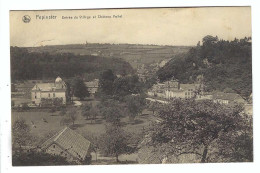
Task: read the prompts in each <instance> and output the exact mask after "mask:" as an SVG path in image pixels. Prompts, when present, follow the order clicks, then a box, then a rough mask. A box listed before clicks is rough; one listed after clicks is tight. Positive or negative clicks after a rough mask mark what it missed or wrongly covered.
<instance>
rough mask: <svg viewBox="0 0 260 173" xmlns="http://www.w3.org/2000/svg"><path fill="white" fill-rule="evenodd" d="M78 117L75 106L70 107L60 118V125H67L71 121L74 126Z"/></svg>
mask: <svg viewBox="0 0 260 173" xmlns="http://www.w3.org/2000/svg"><path fill="white" fill-rule="evenodd" d="M77 118H78V114H77V110H76V109H75V108H72V109H70V110H69V111H67V113H66V115H65V116H64V117H63V118H62V119H61V121H60V125H69V124H70V123H72V125H73V126H74V123H75V121H76V120H77Z"/></svg>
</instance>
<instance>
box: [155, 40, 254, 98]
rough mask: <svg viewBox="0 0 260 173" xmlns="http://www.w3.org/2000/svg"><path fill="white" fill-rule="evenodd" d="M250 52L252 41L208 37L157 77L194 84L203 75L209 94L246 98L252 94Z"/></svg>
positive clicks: (163, 69)
mask: <svg viewBox="0 0 260 173" xmlns="http://www.w3.org/2000/svg"><path fill="white" fill-rule="evenodd" d="M251 49H252V46H251V38H244V39H240V40H238V39H235V40H233V41H225V40H219V39H218V37H212V36H206V37H204V38H203V41H202V45H200V43H198V45H197V46H196V47H194V48H191V49H190V50H189V52H188V53H187V54H186V55H184V56H183V57H179V58H177V59H172V60H171V61H169V62H168V63H167V64H166V65H165V66H164V67H163V68H161V69H159V71H158V72H157V75H158V77H159V79H160V80H161V81H165V80H168V79H170V78H172V77H174V78H176V79H178V80H179V81H180V82H181V83H192V82H194V81H195V80H196V77H197V76H198V75H203V76H204V82H205V84H206V86H207V88H206V89H207V90H208V91H212V90H220V91H224V92H236V93H238V94H240V95H241V96H243V97H246V98H247V97H248V96H249V95H250V94H251V93H252V51H251Z"/></svg>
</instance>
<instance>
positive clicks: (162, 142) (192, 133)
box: [151, 99, 250, 162]
mask: <svg viewBox="0 0 260 173" xmlns="http://www.w3.org/2000/svg"><path fill="white" fill-rule="evenodd" d="M245 116H246V115H244V113H243V108H242V107H241V106H239V105H235V106H232V107H231V106H225V105H221V104H218V103H214V102H212V101H200V102H194V100H192V99H190V100H179V99H176V100H173V101H172V102H171V103H169V104H167V105H164V106H163V107H162V108H161V109H160V110H159V113H158V117H159V118H160V119H161V121H160V122H159V123H157V124H155V125H154V126H153V127H152V129H151V132H152V133H151V139H152V140H151V141H152V142H151V145H154V146H158V148H162V152H163V153H165V154H166V155H175V156H176V157H178V156H180V155H182V154H195V155H197V156H198V157H200V160H201V162H218V161H219V160H218V159H219V158H221V157H224V155H223V154H222V152H220V151H221V150H222V151H224V150H223V149H225V148H227V145H221V144H223V143H225V144H227V143H228V141H227V140H226V139H232V141H233V142H232V143H233V144H235V143H236V142H234V141H235V140H234V139H237V138H240V136H241V133H242V132H243V131H244V130H246V129H248V128H250V126H249V123H248V122H247V121H246V119H245ZM242 140H244V139H242ZM230 144H231V143H230ZM229 148H231V147H229ZM226 159H228V160H229V161H230V158H226ZM237 161H238V160H237Z"/></svg>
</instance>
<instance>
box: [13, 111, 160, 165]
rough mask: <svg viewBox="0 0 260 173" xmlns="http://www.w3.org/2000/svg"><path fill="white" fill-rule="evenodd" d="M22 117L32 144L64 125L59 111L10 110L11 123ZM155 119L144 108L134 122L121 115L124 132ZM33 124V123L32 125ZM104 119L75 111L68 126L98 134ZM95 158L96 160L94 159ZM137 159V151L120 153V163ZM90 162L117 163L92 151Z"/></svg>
mask: <svg viewBox="0 0 260 173" xmlns="http://www.w3.org/2000/svg"><path fill="white" fill-rule="evenodd" d="M20 118H23V119H25V121H26V123H27V124H28V125H29V126H30V129H31V134H32V136H33V137H34V138H35V141H34V145H36V146H37V145H40V144H41V143H42V142H44V141H45V140H47V139H48V138H50V137H51V136H52V135H54V134H55V133H57V132H58V131H60V130H62V129H63V128H64V127H65V126H62V125H60V121H61V119H62V118H63V116H60V115H59V111H56V112H54V113H51V112H49V111H48V110H37V109H36V110H29V111H23V112H18V111H12V123H14V122H15V120H17V119H20ZM153 121H155V117H154V116H153V115H151V112H149V111H147V110H144V111H143V114H142V115H140V116H138V117H136V119H135V121H134V122H130V121H129V118H128V117H123V118H122V119H121V123H122V126H123V129H124V130H125V131H126V132H129V133H134V134H139V133H141V132H142V130H144V129H145V128H147V127H148V126H149V124H150V123H151V122H153ZM33 124H34V125H33ZM105 124H106V123H105V120H103V119H102V118H101V117H98V118H97V119H96V121H93V122H91V121H90V120H86V119H85V118H84V117H82V116H81V115H80V111H78V112H77V120H76V121H75V125H74V126H73V125H70V128H72V129H73V130H75V131H77V132H78V133H79V134H81V135H82V136H85V137H86V136H96V137H98V136H100V135H101V134H103V133H105ZM96 159H97V160H96ZM137 159H138V155H137V153H132V154H124V155H120V157H119V160H120V161H121V162H120V164H136V163H138V162H137ZM92 160H93V161H92V164H97V165H100V164H102V165H104V164H118V163H116V160H115V158H114V157H104V156H102V155H100V154H98V155H97V158H96V154H95V153H92Z"/></svg>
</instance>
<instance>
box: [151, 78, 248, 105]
mask: <svg viewBox="0 0 260 173" xmlns="http://www.w3.org/2000/svg"><path fill="white" fill-rule="evenodd" d="M148 96H149V97H151V98H158V99H166V100H170V99H174V98H181V99H190V98H194V99H195V100H213V101H214V102H218V103H221V104H232V103H235V102H236V103H242V104H246V101H245V100H244V99H243V98H242V97H241V96H240V95H239V94H236V93H224V92H211V93H208V92H204V85H203V83H201V82H197V83H192V84H181V83H180V82H179V81H178V80H174V79H171V80H169V81H165V82H162V83H160V82H158V83H157V84H155V85H153V87H152V88H151V89H150V90H149V91H148Z"/></svg>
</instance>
